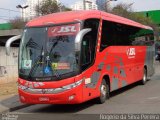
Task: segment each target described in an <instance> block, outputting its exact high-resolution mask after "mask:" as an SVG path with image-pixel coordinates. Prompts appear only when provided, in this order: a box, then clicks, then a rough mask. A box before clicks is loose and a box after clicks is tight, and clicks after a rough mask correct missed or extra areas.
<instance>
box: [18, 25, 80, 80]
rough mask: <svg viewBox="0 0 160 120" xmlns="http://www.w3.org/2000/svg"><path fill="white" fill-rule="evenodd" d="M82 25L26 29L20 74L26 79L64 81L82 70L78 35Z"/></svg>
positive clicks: (22, 45) (22, 43)
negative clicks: (76, 43)
mask: <svg viewBox="0 0 160 120" xmlns="http://www.w3.org/2000/svg"><path fill="white" fill-rule="evenodd" d="M79 26H80V25H79V24H71V25H61V26H53V27H41V28H26V29H25V30H24V34H23V37H22V41H21V45H20V55H19V76H20V78H22V79H25V80H32V81H34V80H35V81H43V80H60V79H63V78H64V76H68V75H69V76H72V75H75V74H77V73H78V71H79V66H78V63H79V61H78V56H79V54H78V53H76V51H75V37H76V35H77V33H78V32H79V30H80V27H79Z"/></svg>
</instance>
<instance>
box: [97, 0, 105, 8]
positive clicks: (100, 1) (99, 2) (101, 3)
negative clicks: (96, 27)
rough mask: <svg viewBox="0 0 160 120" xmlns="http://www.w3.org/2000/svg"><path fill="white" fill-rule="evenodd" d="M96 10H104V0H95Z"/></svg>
mask: <svg viewBox="0 0 160 120" xmlns="http://www.w3.org/2000/svg"><path fill="white" fill-rule="evenodd" d="M96 4H97V6H98V10H105V4H106V0H96Z"/></svg>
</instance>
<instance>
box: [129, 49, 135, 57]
mask: <svg viewBox="0 0 160 120" xmlns="http://www.w3.org/2000/svg"><path fill="white" fill-rule="evenodd" d="M135 55H136V49H135V48H128V49H127V56H128V58H135Z"/></svg>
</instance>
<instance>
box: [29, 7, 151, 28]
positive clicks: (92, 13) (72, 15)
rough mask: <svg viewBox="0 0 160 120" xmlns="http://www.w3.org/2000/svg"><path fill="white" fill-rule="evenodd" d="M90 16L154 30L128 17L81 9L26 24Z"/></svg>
mask: <svg viewBox="0 0 160 120" xmlns="http://www.w3.org/2000/svg"><path fill="white" fill-rule="evenodd" d="M89 18H99V19H100V18H102V19H104V20H108V21H112V22H117V23H121V24H126V25H130V26H135V27H140V28H144V29H151V30H152V28H151V27H149V26H145V25H142V24H140V23H138V22H135V21H133V20H129V19H127V18H124V17H120V16H117V15H113V14H110V13H106V12H102V11H99V10H80V11H68V12H60V13H53V14H49V15H45V16H41V17H38V18H35V19H33V20H31V21H30V22H28V23H27V25H26V26H27V27H33V26H44V25H49V24H53V25H54V24H55V25H56V24H62V23H69V22H76V21H81V20H85V19H89Z"/></svg>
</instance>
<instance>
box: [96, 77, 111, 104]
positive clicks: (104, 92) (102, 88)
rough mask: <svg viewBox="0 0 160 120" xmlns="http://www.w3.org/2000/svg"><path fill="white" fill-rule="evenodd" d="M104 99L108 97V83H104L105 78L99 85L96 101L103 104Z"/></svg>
mask: <svg viewBox="0 0 160 120" xmlns="http://www.w3.org/2000/svg"><path fill="white" fill-rule="evenodd" d="M106 99H109V85H108V84H107V83H106V81H105V79H103V80H102V83H101V86H100V96H99V97H98V98H97V99H96V101H97V103H99V104H103V103H104V102H105V101H106Z"/></svg>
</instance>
